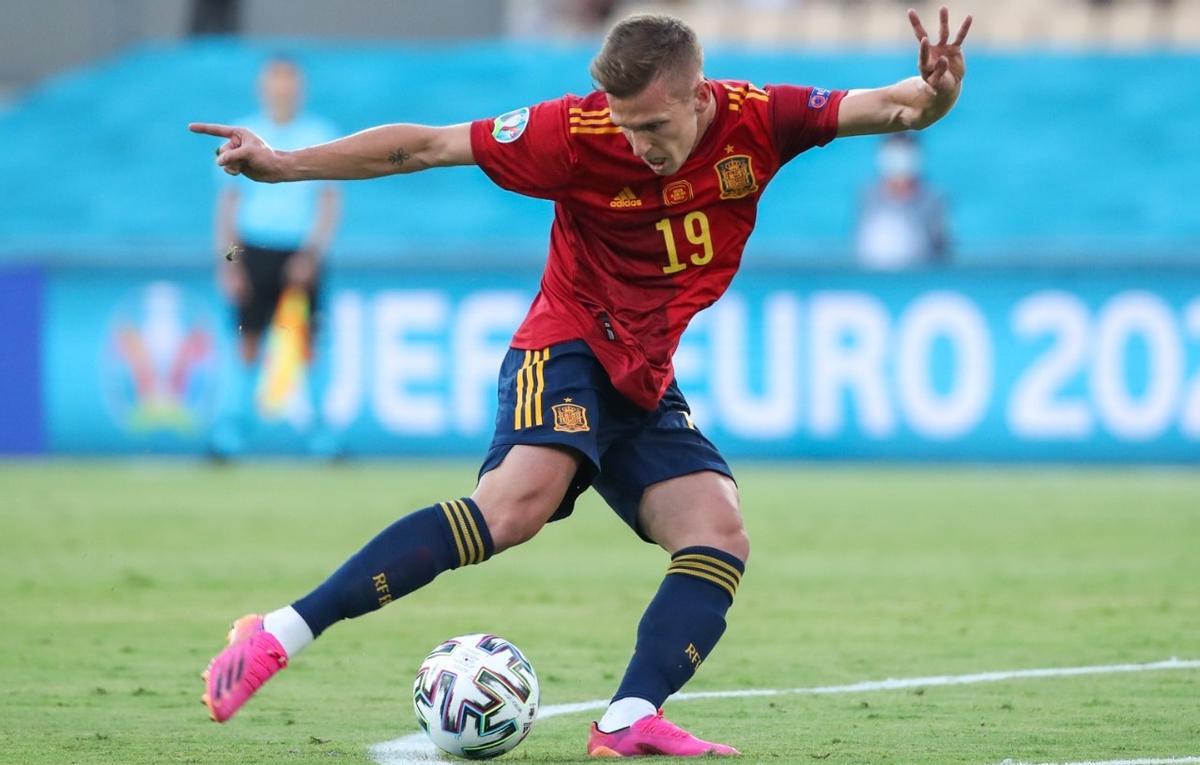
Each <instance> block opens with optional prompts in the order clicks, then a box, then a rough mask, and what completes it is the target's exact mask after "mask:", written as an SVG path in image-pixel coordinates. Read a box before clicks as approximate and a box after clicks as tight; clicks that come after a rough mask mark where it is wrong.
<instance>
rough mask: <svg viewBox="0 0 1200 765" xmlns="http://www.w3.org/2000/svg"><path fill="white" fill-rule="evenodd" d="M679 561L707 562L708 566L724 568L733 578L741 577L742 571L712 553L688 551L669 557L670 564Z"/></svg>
mask: <svg viewBox="0 0 1200 765" xmlns="http://www.w3.org/2000/svg"><path fill="white" fill-rule="evenodd" d="M679 561H695V562H704V564H708V565H710V566H716V567H718V568H721V570H724V571H725V572H727V573H728V574H730V576H731V577H733V578H734V579H740V578H742V572H740V571H738V570H737V568H734V567H733V566H731V565H730V564H727V562H725V561H724V560H721V559H720V558H713V556H712V555H701V554H698V553H689V554H688V555H678V556H676V558H672V559H671V562H672V564H673V562H679Z"/></svg>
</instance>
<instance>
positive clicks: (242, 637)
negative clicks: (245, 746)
mask: <svg viewBox="0 0 1200 765" xmlns="http://www.w3.org/2000/svg"><path fill="white" fill-rule="evenodd" d="M287 662H288V659H287V653H286V652H285V651H284V650H283V646H281V645H280V644H279V641H278V640H276V639H275V636H274V635H272V634H271V633H269V632H266V631H264V630H263V618H262V617H261V616H259V615H258V614H250V615H248V616H243V617H242V618H241V619H238V620H237V621H236V622H234V623H233V626H232V627H231V628H230V629H229V645H228V646H226V647H225V650H223V651H221V652H220V653H219V654H217V655H216V657H215V658H214V659H213V660H212V661H210V662H209V663H208V669H206V670H204V674H203V675H201V677H203V678H204V685H205V692H204V695H203V696H201V697H200V700H201V701H203V702H204V704H205V706H207V707H208V714H209V717H211V718H212V719H213V721H214V722H225V721H226V720H228V719H229V718H230V717H233V716H234V715H235V714H236V713H237V711H238V710H239V709H241V708H242V705H243V704H245V703H246V702H247V701H249V700H250V697H251V696H253V695H254V692H255V691H257V690H258V689H259V688H261V687H262V684H263V683H265V682H267V680H269V679H271V676H272V675H274V674H275V673H276V672H278V671H279V670H281V669H283V668H284V667H286V666H287Z"/></svg>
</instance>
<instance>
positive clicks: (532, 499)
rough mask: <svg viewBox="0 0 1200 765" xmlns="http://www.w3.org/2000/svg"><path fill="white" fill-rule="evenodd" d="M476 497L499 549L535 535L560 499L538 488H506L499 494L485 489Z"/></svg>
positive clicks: (512, 545) (525, 540)
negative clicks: (520, 490)
mask: <svg viewBox="0 0 1200 765" xmlns="http://www.w3.org/2000/svg"><path fill="white" fill-rule="evenodd" d="M475 501H476V502H477V503H478V505H479V510H480V512H482V513H483V518H484V521H486V522H487V526H488V532H489V533H490V534H491V535H492V544H493V545H494V546H495V550H496V552H500V551H502V550H507V549H508V548H510V547H515V546H517V545H519V544H521V543H523V542H528V541H529V540H530V539H533V538H534V537H535V536H537V533H538V532H539V531H541V530H542V527H543V526H545V525H546V521H547V519H549V517H550V516H551V515H552V514H553V513H554V509H555V507H557V502H555V501H553V499H552V498H551V497H549V496H547V495H546V494H545V492H539V491H537V490H530V491H523V492H515V493H514V492H506V493H505V494H504V495H503V496H495V497H489V496H487V495H486V493H484V494H483V495H482V496H477V497H476V498H475Z"/></svg>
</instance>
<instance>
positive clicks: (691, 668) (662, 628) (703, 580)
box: [613, 547, 746, 707]
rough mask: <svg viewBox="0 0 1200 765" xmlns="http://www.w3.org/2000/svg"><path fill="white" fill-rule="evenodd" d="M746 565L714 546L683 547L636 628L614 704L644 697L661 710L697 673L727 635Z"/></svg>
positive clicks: (673, 560) (674, 558)
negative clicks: (630, 656) (728, 617)
mask: <svg viewBox="0 0 1200 765" xmlns="http://www.w3.org/2000/svg"><path fill="white" fill-rule="evenodd" d="M745 570H746V566H745V564H743V563H742V561H740V560H738V559H737V558H736V557H735V556H733V555H730V554H729V553H727V552H723V551H721V550H718V549H716V548H714V547H685V548H684V549H682V550H680V551H679V552H677V553H675V554H674V555H672V556H671V565H670V566H668V567H667V576H666V578H665V579H664V580H663V583H662V585H661V586H660V587H659V588H658V594H656V595H655V596H654V600H652V601H650V605H649V606H647V607H646V612H645V613H644V614H642V621H641V623H639V624H638V632H637V646H636V648H635V649H634V652H633V659H632V660H631V661H630V662H629V667H628V668H627V669H626V670H625V677H624V679H622V680H621V687H619V688H618V689H617V693H616V695H615V696H613V701H616V700H617V699H624V698H629V697H637V698H641V699H646V700H647V701H649V702H650V703H651V704H653V705H654V706H656V707H661V706H662V705H663V702H664V701H666V700H667V697H668V696H670V695H671V694H672V693H674V692H675V691H677V690H679V689H680V688H682V687H683V684H684V683H686V682H687V681H688V680H690V679H691V678H692V675H694V674H696V670H697V669H699V668H700V663H701V662H702V661H704V660H705V659H706V658H707V657H708V654H709V652H710V651H712V649H713V647H714V646H715V645H716V644H717V641H718V640H720V639H721V635H722V633H724V632H725V612H726V611H728V610H729V607H730V606H731V605H733V596H734V595H735V594H736V593H737V588H738V583H739V582H740V581H741V579H742V572H744V571H745Z"/></svg>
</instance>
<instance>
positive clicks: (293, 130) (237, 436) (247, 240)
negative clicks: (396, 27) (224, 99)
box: [209, 57, 341, 459]
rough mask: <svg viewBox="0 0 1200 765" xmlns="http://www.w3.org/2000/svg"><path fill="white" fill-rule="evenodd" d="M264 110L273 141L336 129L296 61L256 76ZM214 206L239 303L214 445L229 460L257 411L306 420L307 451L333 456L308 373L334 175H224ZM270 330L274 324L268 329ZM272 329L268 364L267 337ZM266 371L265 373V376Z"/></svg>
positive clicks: (223, 275)
mask: <svg viewBox="0 0 1200 765" xmlns="http://www.w3.org/2000/svg"><path fill="white" fill-rule="evenodd" d="M258 89H259V100H260V104H261V110H260V111H259V112H258V113H256V114H252V115H249V116H247V117H245V118H244V119H243V120H242V124H246V125H253V126H254V127H253V129H254V131H255V132H256V133H258V134H259V135H261V136H263V137H264V139H265V140H267V141H270V142H271V143H272V145H275V146H281V147H290V148H299V147H301V146H309V145H312V144H316V143H324V142H326V141H329V140H332V139H333V138H336V137H337V131H336V130H335V128H334V127H333V125H332V124H330V123H329V122H327V121H326V120H324V119H322V118H320V117H315V116H311V115H307V114H304V113H303V112H302V106H303V101H304V76H303V73H302V72H301V71H300V67H299V65H298V64H296V62H294V61H292V60H291V59H288V58H283V57H275V58H272V59H271V60H269V61H267V62H266V63H265V64H264V65H263V67H262V70H261V72H260V75H259V79H258ZM220 177H221V179H222V180H221V181H220V190H219V192H218V197H217V209H216V235H215V243H216V254H217V280H218V284H219V286H220V289H221V292H222V293H223V294H224V295H225V297H226V298H227V299H228V300H229V302H230V304H231V305H232V306H233V308H234V314H235V322H236V323H235V326H236V327H237V332H238V338H237V359H236V360H235V361H234V363H233V364H232V372H231V374H230V377H229V379H228V385H227V386H226V390H225V394H224V396H223V401H222V406H221V411H220V412H219V414H218V417H217V420H216V422H215V424H214V427H213V430H212V433H211V434H210V443H209V448H210V451H211V454H212V456H213V457H215V458H217V459H229V458H232V457H235V456H237V455H238V454H240V453H242V452H243V451H244V450H245V448H246V439H247V433H248V431H249V429H250V427H251V426H252V424H253V423H254V421H255V419H256V417H255V415H256V413H258V412H262V411H264V410H265V411H266V413H267V414H269V415H270V416H272V417H274V418H278V419H283V418H285V417H286V418H287V419H290V420H291V421H292V422H293V423H295V424H298V425H304V426H307V425H309V424H311V422H312V421H313V420H314V418H315V419H316V420H317V422H318V426H317V427H315V428H311V436H310V443H309V449H310V451H313V452H314V453H316V454H319V455H322V456H332V454H333V452H334V451H336V444H335V443H334V439H333V437H332V434H331V433H330V432H329V431H328V430H327V429H326V428H325V427H323V426H322V425H321V424H320V412H319V407H316V406H314V405H313V403H312V402H313V400H314V398H315V397H314V396H312V393H313V390H312V388H313V386H312V385H311V384H309V383H310V381H309V380H308V374H307V370H308V366H309V361H310V360H311V355H312V342H313V335H314V331H315V329H316V326H317V322H316V321H315V316H316V312H317V307H318V287H319V280H320V274H321V265H322V260H323V258H324V255H325V252H326V250H327V249H328V248H329V244H330V242H331V240H332V239H333V235H334V232H335V230H336V228H337V224H338V219H339V217H340V211H341V201H340V195H339V192H338V190H337V188H336V187H335V186H333V185H332V184H329V183H291V184H265V183H253V182H251V181H249V180H247V179H246V178H243V177H238V176H232V175H228V174H226V173H221V174H220ZM268 330H271V332H268ZM268 335H270V338H271V342H270V345H269V348H268V351H269V352H268V354H266V355H267V356H268V357H269V358H268V363H267V365H266V369H265V370H264V369H262V366H263V365H262V364H261V363H260V362H262V361H263V358H264V353H263V346H264V339H265V338H266V337H267V336H268ZM260 375H261V377H262V379H261V380H260V379H259V378H260Z"/></svg>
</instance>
